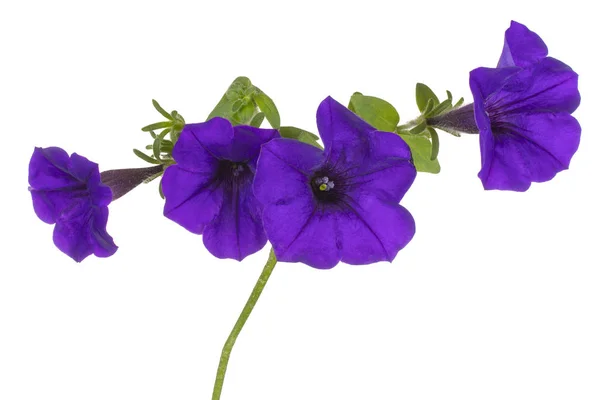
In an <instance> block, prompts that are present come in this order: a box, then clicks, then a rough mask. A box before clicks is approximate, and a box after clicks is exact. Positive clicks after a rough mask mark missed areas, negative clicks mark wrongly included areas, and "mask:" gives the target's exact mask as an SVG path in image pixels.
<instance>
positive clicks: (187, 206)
mask: <svg viewBox="0 0 600 400" xmlns="http://www.w3.org/2000/svg"><path fill="white" fill-rule="evenodd" d="M275 137H279V133H278V132H277V131H276V130H273V129H259V128H254V127H251V126H235V127H233V126H232V125H231V123H230V122H229V121H228V120H226V119H223V118H220V117H216V118H212V119H211V120H209V121H207V122H204V123H198V124H187V125H185V127H184V129H183V131H182V132H181V135H180V136H179V140H178V141H177V143H176V144H175V147H174V148H173V158H174V159H175V161H176V163H177V164H175V165H172V166H170V167H168V168H167V169H166V170H165V174H164V177H163V180H162V190H163V193H164V195H165V199H166V202H165V207H164V215H165V216H166V217H167V218H169V219H171V220H173V221H175V222H177V223H178V224H179V225H181V226H183V227H184V228H186V229H187V230H189V231H190V232H193V233H196V234H202V236H203V241H204V245H205V246H206V248H207V249H208V251H209V252H210V253H211V254H213V255H214V256H215V257H218V258H233V259H236V260H239V261H241V260H242V259H244V258H245V257H246V256H248V255H250V254H252V253H255V252H257V251H258V250H260V249H262V248H263V247H264V245H265V244H266V242H267V238H266V236H265V232H264V230H263V224H262V219H261V214H262V206H261V204H260V203H259V202H258V201H257V200H256V198H255V197H254V193H253V192H252V180H253V179H254V174H255V171H256V162H257V159H258V155H259V153H260V148H261V145H262V144H263V143H266V142H268V141H269V140H271V139H273V138H275Z"/></svg>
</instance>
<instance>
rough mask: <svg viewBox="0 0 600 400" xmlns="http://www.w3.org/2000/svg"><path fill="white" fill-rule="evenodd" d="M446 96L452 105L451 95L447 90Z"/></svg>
mask: <svg viewBox="0 0 600 400" xmlns="http://www.w3.org/2000/svg"><path fill="white" fill-rule="evenodd" d="M446 96H448V100H450V104H452V93H451V92H450V91H449V90H446Z"/></svg>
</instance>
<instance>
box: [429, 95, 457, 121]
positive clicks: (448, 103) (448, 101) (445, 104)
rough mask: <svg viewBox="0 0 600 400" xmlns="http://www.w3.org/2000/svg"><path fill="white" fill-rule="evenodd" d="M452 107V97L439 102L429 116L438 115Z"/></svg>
mask: <svg viewBox="0 0 600 400" xmlns="http://www.w3.org/2000/svg"><path fill="white" fill-rule="evenodd" d="M450 107H452V99H446V100H444V101H442V102H441V103H440V104H438V105H437V106H436V107H435V108H434V109H433V110H431V113H430V114H429V115H427V117H435V116H436V115H440V114H442V113H443V112H444V111H446V110H447V109H449V108H450Z"/></svg>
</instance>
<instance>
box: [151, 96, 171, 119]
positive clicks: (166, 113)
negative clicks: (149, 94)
mask: <svg viewBox="0 0 600 400" xmlns="http://www.w3.org/2000/svg"><path fill="white" fill-rule="evenodd" d="M152 105H153V106H154V108H155V109H156V111H158V112H159V113H161V114H162V116H163V117H165V118H166V119H169V120H170V119H173V117H172V116H171V114H169V113H168V112H167V111H166V110H165V109H164V108H162V107H161V106H160V104H158V101H156V100H154V99H152Z"/></svg>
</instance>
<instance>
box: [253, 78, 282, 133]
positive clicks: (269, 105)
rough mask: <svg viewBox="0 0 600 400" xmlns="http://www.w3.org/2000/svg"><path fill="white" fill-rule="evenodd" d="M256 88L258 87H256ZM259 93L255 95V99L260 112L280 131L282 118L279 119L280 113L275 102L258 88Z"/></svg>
mask: <svg viewBox="0 0 600 400" xmlns="http://www.w3.org/2000/svg"><path fill="white" fill-rule="evenodd" d="M255 88H256V87H255ZM256 90H257V92H256V93H255V94H254V96H253V99H254V101H255V102H256V104H257V105H258V108H259V109H260V111H262V112H263V113H265V117H266V118H267V121H269V124H270V125H271V126H272V127H273V128H275V129H278V128H279V127H280V126H281V118H280V117H279V111H277V107H276V106H275V103H274V102H273V100H272V99H271V98H270V97H269V96H267V95H266V94H265V92H263V91H262V90H260V89H258V88H256Z"/></svg>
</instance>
